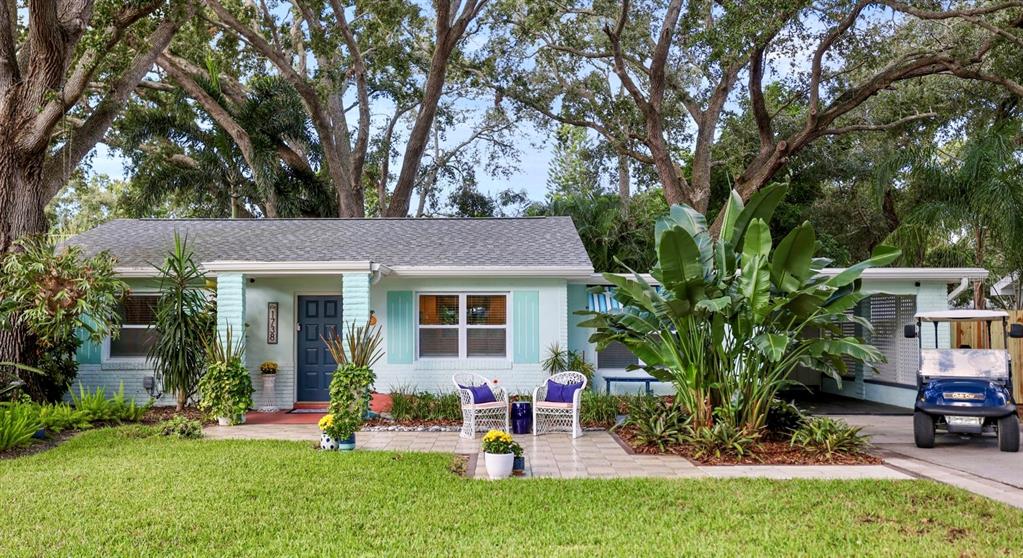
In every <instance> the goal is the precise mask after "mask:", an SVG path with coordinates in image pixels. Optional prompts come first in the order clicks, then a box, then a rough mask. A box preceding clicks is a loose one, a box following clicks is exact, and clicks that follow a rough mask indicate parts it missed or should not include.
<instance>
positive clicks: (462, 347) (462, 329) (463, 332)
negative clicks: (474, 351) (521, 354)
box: [413, 291, 512, 361]
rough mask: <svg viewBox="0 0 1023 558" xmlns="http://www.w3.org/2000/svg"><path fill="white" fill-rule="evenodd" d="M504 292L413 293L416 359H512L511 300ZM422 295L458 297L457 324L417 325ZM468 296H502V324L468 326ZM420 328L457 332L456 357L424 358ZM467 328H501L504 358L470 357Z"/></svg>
mask: <svg viewBox="0 0 1023 558" xmlns="http://www.w3.org/2000/svg"><path fill="white" fill-rule="evenodd" d="M510 294H511V293H509V292H507V291H422V292H416V293H415V309H414V310H413V312H415V320H416V334H415V341H414V344H415V355H416V360H427V361H436V360H445V359H448V360H450V359H459V360H465V359H473V360H476V359H482V360H494V361H506V360H511V353H512V339H511V338H512V323H511V322H512V320H511V297H510ZM423 296H457V297H458V323H457V324H451V325H422V324H420V323H419V300H420V297H423ZM470 296H501V297H504V308H505V317H504V325H469V323H468V317H469V316H468V314H469V307H468V297H470ZM420 329H457V330H458V356H430V355H426V356H423V355H421V354H420V352H419V350H420V346H419V330H420ZM470 329H503V330H505V333H504V356H493V355H477V356H469V355H468V353H469V335H468V331H469V330H470Z"/></svg>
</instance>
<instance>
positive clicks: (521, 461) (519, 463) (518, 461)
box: [512, 443, 526, 476]
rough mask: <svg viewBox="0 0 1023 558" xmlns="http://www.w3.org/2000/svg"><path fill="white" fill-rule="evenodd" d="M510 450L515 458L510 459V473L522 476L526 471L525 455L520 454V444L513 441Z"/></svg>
mask: <svg viewBox="0 0 1023 558" xmlns="http://www.w3.org/2000/svg"><path fill="white" fill-rule="evenodd" d="M512 452H513V453H515V459H514V460H513V461H512V473H514V474H515V476H522V475H524V474H525V473H526V456H525V455H522V446H520V445H519V444H518V443H515V445H514V446H513V447H512Z"/></svg>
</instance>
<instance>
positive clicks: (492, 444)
mask: <svg viewBox="0 0 1023 558" xmlns="http://www.w3.org/2000/svg"><path fill="white" fill-rule="evenodd" d="M483 451H484V452H486V453H493V454H506V453H514V454H515V455H516V456H520V455H522V446H520V445H519V444H518V442H516V441H515V440H512V437H511V434H508V433H507V432H504V431H501V430H491V431H490V432H487V433H486V434H485V435H484V436H483Z"/></svg>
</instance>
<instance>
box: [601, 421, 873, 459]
mask: <svg viewBox="0 0 1023 558" xmlns="http://www.w3.org/2000/svg"><path fill="white" fill-rule="evenodd" d="M613 433H614V434H615V435H616V436H618V437H619V438H620V439H621V440H622V441H623V442H624V443H625V444H626V445H628V446H629V447H631V448H632V450H633V451H634V452H635V453H641V454H646V455H678V456H680V457H683V458H685V459H688V460H689V461H691V462H693V463H695V464H698V465H879V464H881V463H884V460H883V459H881V458H880V457H878V456H876V455H873V454H869V453H855V454H839V453H835V454H832V455H831V457H830V458H829V457H826V456H822V455H817V454H815V453H813V452H810V451H807V450H805V449H803V448H800V447H798V446H792V445H790V444H789V443H788V442H785V441H779V440H764V441H762V442H760V443H758V444H757V445H756V447H755V448H754V449H753V451H752V452H750V453H749V454H747V455H745V456H743V457H738V456H735V455H728V454H722V455H721V456H720V457H717V456H714V455H703V456H701V457H696V451H695V448H694V447H693V446H690V445H686V444H681V445H676V446H669V447H667V448H665V450H664V451H661V450H660V449H659V448H657V447H656V446H643V445H640V444H638V443H636V441H635V434H634V430H632V429H631V428H629V427H623V428H618V429H616V430H614V431H613Z"/></svg>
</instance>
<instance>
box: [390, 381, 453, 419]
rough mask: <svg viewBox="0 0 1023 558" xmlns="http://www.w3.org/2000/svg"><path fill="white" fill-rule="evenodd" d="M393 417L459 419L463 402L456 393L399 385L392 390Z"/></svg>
mask: <svg viewBox="0 0 1023 558" xmlns="http://www.w3.org/2000/svg"><path fill="white" fill-rule="evenodd" d="M391 418H392V419H394V420H396V421H409V420H459V419H461V418H462V402H461V400H460V399H459V398H458V394H456V393H442V394H439V395H437V394H433V393H429V392H415V391H412V389H411V388H408V387H399V388H397V389H395V390H394V391H392V392H391Z"/></svg>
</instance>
